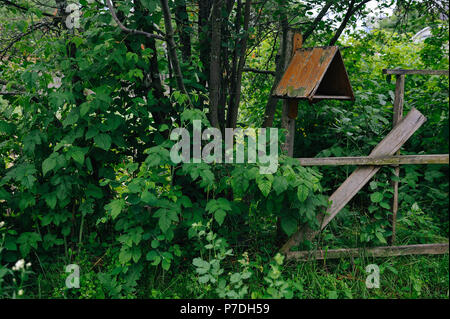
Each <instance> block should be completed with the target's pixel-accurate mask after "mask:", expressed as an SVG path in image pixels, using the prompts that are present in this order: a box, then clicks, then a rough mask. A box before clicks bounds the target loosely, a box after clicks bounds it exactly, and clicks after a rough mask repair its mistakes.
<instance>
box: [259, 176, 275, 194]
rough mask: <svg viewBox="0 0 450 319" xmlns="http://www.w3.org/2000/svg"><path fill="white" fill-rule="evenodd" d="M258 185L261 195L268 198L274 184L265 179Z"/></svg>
mask: <svg viewBox="0 0 450 319" xmlns="http://www.w3.org/2000/svg"><path fill="white" fill-rule="evenodd" d="M257 183H258V188H259V190H260V191H261V193H262V194H263V195H264V197H267V196H268V195H269V193H270V190H271V189H272V182H271V181H269V180H267V179H265V178H262V179H260V180H259V181H257Z"/></svg>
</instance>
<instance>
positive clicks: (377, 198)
mask: <svg viewBox="0 0 450 319" xmlns="http://www.w3.org/2000/svg"><path fill="white" fill-rule="evenodd" d="M370 200H371V201H372V202H373V203H379V202H381V201H382V200H383V194H382V193H380V192H375V193H373V194H371V195H370Z"/></svg>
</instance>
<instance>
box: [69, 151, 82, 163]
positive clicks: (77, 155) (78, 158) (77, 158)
mask: <svg viewBox="0 0 450 319" xmlns="http://www.w3.org/2000/svg"><path fill="white" fill-rule="evenodd" d="M70 157H72V158H73V160H74V161H75V162H76V163H78V164H80V165H83V163H84V152H83V151H82V150H80V149H76V150H73V151H71V152H70Z"/></svg>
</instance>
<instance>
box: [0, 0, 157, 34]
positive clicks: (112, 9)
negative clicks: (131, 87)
mask: <svg viewBox="0 0 450 319" xmlns="http://www.w3.org/2000/svg"><path fill="white" fill-rule="evenodd" d="M2 1H3V0H2ZM106 5H107V6H108V9H109V12H110V13H111V16H112V18H113V19H114V21H115V22H116V23H117V25H118V26H119V28H120V29H121V30H122V31H124V32H126V33H130V34H140V35H143V36H146V37H147V38H151V39H152V38H153V39H158V40H163V41H164V40H165V39H166V38H165V37H164V36H162V35H158V34H154V33H148V32H145V31H142V30H135V29H129V28H127V27H126V26H124V25H123V24H122V22H120V20H119V18H117V15H116V11H115V10H114V6H113V4H112V2H111V0H106ZM160 32H161V31H160Z"/></svg>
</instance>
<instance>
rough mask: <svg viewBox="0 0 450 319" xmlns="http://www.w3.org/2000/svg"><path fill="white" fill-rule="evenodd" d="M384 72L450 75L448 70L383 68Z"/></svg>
mask: <svg viewBox="0 0 450 319" xmlns="http://www.w3.org/2000/svg"><path fill="white" fill-rule="evenodd" d="M383 73H384V74H395V75H398V74H424V75H448V70H405V69H383Z"/></svg>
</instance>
